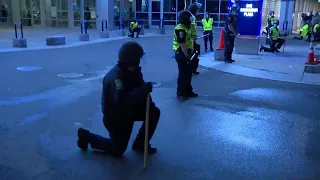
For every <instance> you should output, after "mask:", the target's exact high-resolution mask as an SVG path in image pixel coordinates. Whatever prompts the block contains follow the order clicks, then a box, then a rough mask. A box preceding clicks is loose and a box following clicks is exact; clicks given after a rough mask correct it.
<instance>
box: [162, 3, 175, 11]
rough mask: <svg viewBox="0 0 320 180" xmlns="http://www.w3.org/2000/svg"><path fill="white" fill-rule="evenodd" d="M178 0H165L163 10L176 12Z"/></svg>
mask: <svg viewBox="0 0 320 180" xmlns="http://www.w3.org/2000/svg"><path fill="white" fill-rule="evenodd" d="M176 2H177V0H164V1H163V12H176Z"/></svg>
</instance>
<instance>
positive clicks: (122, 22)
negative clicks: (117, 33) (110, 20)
mask: <svg viewBox="0 0 320 180" xmlns="http://www.w3.org/2000/svg"><path fill="white" fill-rule="evenodd" d="M121 27H122V30H124V20H123V19H122V21H121Z"/></svg>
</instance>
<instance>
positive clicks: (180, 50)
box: [173, 10, 198, 99]
mask: <svg viewBox="0 0 320 180" xmlns="http://www.w3.org/2000/svg"><path fill="white" fill-rule="evenodd" d="M191 17H192V14H191V13H190V12H189V11H186V10H183V11H180V12H179V14H178V21H179V24H178V25H177V26H176V27H175V28H174V39H173V50H174V51H175V59H176V61H177V63H178V69H179V74H178V80H177V84H178V87H177V97H178V98H182V99H187V98H189V97H196V96H198V94H196V93H194V92H193V91H192V90H193V88H192V85H191V80H192V68H193V67H192V64H191V62H190V61H192V59H191V58H192V56H193V54H194V51H193V37H192V33H191V32H190V26H191Z"/></svg>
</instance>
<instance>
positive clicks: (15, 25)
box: [14, 23, 18, 39]
mask: <svg viewBox="0 0 320 180" xmlns="http://www.w3.org/2000/svg"><path fill="white" fill-rule="evenodd" d="M14 34H15V36H16V39H18V31H17V24H16V23H14Z"/></svg>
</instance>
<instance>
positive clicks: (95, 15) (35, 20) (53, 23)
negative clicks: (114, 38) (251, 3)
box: [0, 0, 319, 30]
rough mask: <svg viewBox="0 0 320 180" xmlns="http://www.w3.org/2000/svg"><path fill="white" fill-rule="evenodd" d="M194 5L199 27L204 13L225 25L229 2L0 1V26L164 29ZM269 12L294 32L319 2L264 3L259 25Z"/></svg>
mask: <svg viewBox="0 0 320 180" xmlns="http://www.w3.org/2000/svg"><path fill="white" fill-rule="evenodd" d="M194 2H199V3H202V5H203V6H202V7H201V9H200V15H199V16H198V18H197V20H198V24H199V25H200V21H201V19H202V18H203V17H204V14H205V12H209V13H210V14H211V17H212V18H213V20H214V26H216V27H223V26H224V17H225V15H226V14H227V13H228V4H229V3H228V0H0V27H3V26H12V25H13V24H14V23H20V22H22V23H23V24H24V26H31V27H38V26H41V27H58V28H74V27H78V26H79V24H80V21H81V20H86V21H87V22H88V23H89V24H90V27H91V28H98V29H99V28H101V21H106V20H107V21H108V29H118V28H119V20H120V19H123V21H124V25H125V26H128V22H129V21H131V20H132V19H133V18H138V19H143V20H144V22H145V24H146V25H149V26H159V23H160V19H164V25H165V26H169V25H172V26H174V25H176V24H177V14H178V12H179V11H181V10H183V9H185V8H187V7H188V6H189V5H190V4H192V3H194ZM288 9H289V11H288ZM290 9H291V10H290ZM271 10H273V11H275V16H276V18H278V19H279V20H280V24H281V23H282V22H286V21H289V22H288V23H289V26H290V27H292V30H295V29H297V28H298V27H299V26H300V25H301V23H300V21H301V14H302V13H303V12H304V13H307V12H309V11H317V10H319V3H318V2H317V1H315V0H264V1H263V8H262V26H265V25H266V23H267V17H268V13H269V12H270V11H271ZM280 11H281V12H280ZM284 11H286V12H285V13H284ZM291 14H292V17H291ZM280 16H281V17H280ZM262 29H263V28H262Z"/></svg>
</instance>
